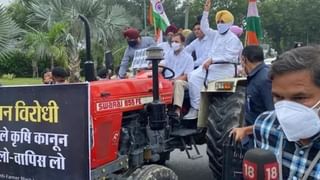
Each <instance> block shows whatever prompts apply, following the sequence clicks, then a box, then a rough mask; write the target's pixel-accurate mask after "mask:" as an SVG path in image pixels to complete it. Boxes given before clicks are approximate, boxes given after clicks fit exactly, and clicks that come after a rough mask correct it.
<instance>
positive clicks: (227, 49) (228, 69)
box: [183, 0, 243, 119]
mask: <svg viewBox="0 0 320 180" xmlns="http://www.w3.org/2000/svg"><path fill="white" fill-rule="evenodd" d="M210 7H211V0H207V1H206V4H205V7H204V12H203V15H202V19H201V23H200V27H201V30H202V32H203V33H204V34H205V36H207V38H209V40H210V41H211V42H212V45H211V48H209V49H210V52H209V55H208V56H209V57H208V59H207V60H205V61H204V63H203V64H202V65H201V66H199V67H198V68H197V69H196V70H194V71H193V72H192V73H191V74H190V75H189V77H188V88H189V96H190V104H191V106H192V107H191V108H190V110H189V112H188V114H187V115H186V116H184V118H183V119H196V118H197V117H198V109H199V105H200V91H201V89H202V87H203V82H204V80H205V77H206V71H207V70H208V72H209V74H208V79H207V80H209V81H211V80H217V79H224V78H228V77H233V76H234V65H232V64H214V63H215V62H230V63H236V62H237V61H238V57H239V54H240V52H241V50H242V48H243V46H242V43H241V41H240V40H239V38H238V37H237V36H236V35H235V34H234V33H232V32H231V31H229V28H230V27H231V26H232V25H233V21H234V17H233V15H232V14H231V13H230V12H229V11H227V10H222V11H219V12H217V14H216V18H215V22H216V23H217V29H218V30H213V29H211V28H210V27H209V22H208V15H209V10H210ZM211 64H214V65H212V66H210V65H211ZM209 66H210V67H209Z"/></svg>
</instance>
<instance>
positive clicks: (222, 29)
mask: <svg viewBox="0 0 320 180" xmlns="http://www.w3.org/2000/svg"><path fill="white" fill-rule="evenodd" d="M230 27H231V24H224V23H218V24H217V29H218V32H219V33H220V34H223V33H225V32H227V31H228V30H229V28H230Z"/></svg>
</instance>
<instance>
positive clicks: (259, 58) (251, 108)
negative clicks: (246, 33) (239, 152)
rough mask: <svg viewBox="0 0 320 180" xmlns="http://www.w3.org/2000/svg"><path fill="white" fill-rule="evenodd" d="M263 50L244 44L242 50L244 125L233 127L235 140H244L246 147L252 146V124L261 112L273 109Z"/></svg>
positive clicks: (267, 68) (267, 69)
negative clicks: (244, 79) (244, 98)
mask: <svg viewBox="0 0 320 180" xmlns="http://www.w3.org/2000/svg"><path fill="white" fill-rule="evenodd" d="M263 60H264V57H263V50H262V48H261V47H260V46H246V47H245V48H244V49H243V51H242V57H241V64H242V66H243V69H244V71H245V73H246V74H247V89H246V101H245V125H246V126H245V127H242V128H234V129H233V130H232V133H235V139H236V140H237V141H240V140H243V139H244V138H245V137H247V136H248V137H249V140H250V141H249V142H248V140H246V143H249V145H247V147H248V148H252V147H253V136H252V133H253V124H254V122H255V119H256V118H257V117H258V116H259V115H260V114H261V113H263V112H265V111H270V110H273V109H274V106H273V101H272V94H271V80H270V78H269V76H268V73H269V67H268V66H267V65H266V64H265V63H264V61H263Z"/></svg>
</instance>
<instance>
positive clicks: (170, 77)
mask: <svg viewBox="0 0 320 180" xmlns="http://www.w3.org/2000/svg"><path fill="white" fill-rule="evenodd" d="M159 67H160V68H163V71H162V76H163V77H164V79H172V78H173V77H174V76H175V73H174V71H173V70H172V69H171V68H168V67H166V66H161V65H159ZM166 70H168V71H169V72H170V73H171V76H168V77H166V74H165V72H166Z"/></svg>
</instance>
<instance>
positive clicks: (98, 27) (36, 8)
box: [28, 0, 129, 82]
mask: <svg viewBox="0 0 320 180" xmlns="http://www.w3.org/2000/svg"><path fill="white" fill-rule="evenodd" d="M30 6H31V9H32V12H33V13H32V14H31V15H30V16H29V17H28V22H29V23H30V24H31V25H32V24H35V25H40V26H41V27H42V28H43V29H50V27H52V25H53V24H54V23H56V22H64V23H66V24H68V29H67V30H66V34H65V36H64V37H65V38H64V42H65V45H66V48H67V53H68V63H69V70H70V75H71V76H70V81H71V82H75V81H79V78H80V58H79V52H80V50H81V49H82V48H83V42H84V30H83V25H82V23H81V22H80V20H79V19H78V16H79V14H82V15H84V16H86V17H87V18H88V20H89V22H90V26H91V32H92V34H91V37H92V42H93V44H99V45H100V46H102V47H103V48H105V49H106V48H110V47H112V43H114V42H115V40H116V39H117V38H118V37H120V34H121V33H120V32H121V29H122V28H123V27H124V26H125V25H127V24H128V19H129V18H128V17H129V16H127V15H126V11H125V9H123V8H122V7H120V6H118V5H114V6H112V7H107V6H106V5H105V3H104V1H100V0H50V1H43V0H34V1H33V3H31V5H30Z"/></svg>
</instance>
